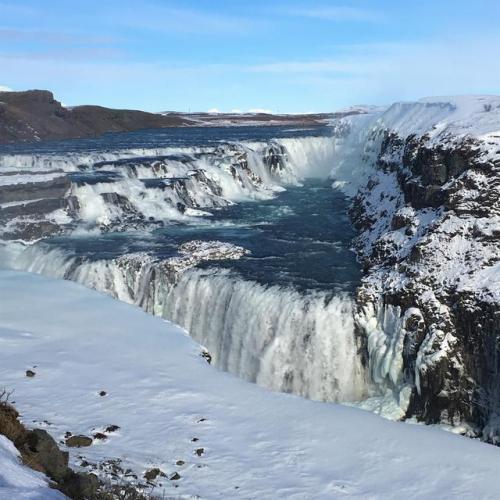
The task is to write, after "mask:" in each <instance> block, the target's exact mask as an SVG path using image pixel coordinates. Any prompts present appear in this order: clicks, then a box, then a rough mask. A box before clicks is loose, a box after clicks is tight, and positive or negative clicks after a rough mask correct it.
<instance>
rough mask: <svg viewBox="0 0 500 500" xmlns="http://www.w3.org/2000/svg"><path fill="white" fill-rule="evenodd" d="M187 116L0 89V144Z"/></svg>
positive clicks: (172, 122) (173, 123)
mask: <svg viewBox="0 0 500 500" xmlns="http://www.w3.org/2000/svg"><path fill="white" fill-rule="evenodd" d="M190 124H192V122H191V121H190V120H188V119H186V118H183V117H180V116H175V115H169V116H163V115H159V114H155V113H146V112H144V111H133V110H127V109H109V108H103V107H101V106H77V107H74V108H65V107H64V106H62V105H61V103H60V102H59V101H57V100H56V99H54V95H53V94H52V92H49V91H46V90H28V91H26V92H0V143H7V142H17V141H21V142H31V141H38V140H46V139H66V138H77V137H92V136H97V135H101V134H104V133H106V132H126V131H131V130H139V129H144V128H163V127H180V126H187V125H190Z"/></svg>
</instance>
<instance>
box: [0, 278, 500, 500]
mask: <svg viewBox="0 0 500 500" xmlns="http://www.w3.org/2000/svg"><path fill="white" fill-rule="evenodd" d="M0 343H1V350H2V364H1V366H0V379H1V380H2V383H3V384H4V385H5V386H6V387H7V388H8V389H9V390H11V389H14V390H15V393H14V400H15V403H16V407H17V408H18V410H19V411H20V412H21V415H22V419H23V421H24V422H25V423H26V424H27V425H29V426H33V427H45V428H46V430H47V431H49V432H50V433H51V434H52V435H53V436H54V437H55V438H56V439H57V440H58V441H62V440H63V439H64V434H65V433H66V432H67V431H69V432H72V433H73V434H85V435H92V434H94V433H96V432H104V431H105V429H106V427H108V426H110V425H116V426H119V427H120V428H119V429H118V430H117V431H115V432H107V436H108V438H107V439H106V440H104V441H98V440H94V444H93V445H92V446H90V447H88V448H80V449H74V448H72V449H70V452H71V462H72V463H73V464H76V465H79V464H80V463H81V461H82V460H81V458H79V456H82V457H84V458H85V460H87V461H88V462H92V463H93V462H103V461H106V460H109V459H116V458H119V459H121V460H122V461H123V462H122V463H121V466H122V468H123V469H127V468H130V469H132V471H133V472H134V473H135V474H137V475H138V476H139V478H141V477H142V475H143V473H144V472H145V471H146V470H147V469H150V468H152V467H158V468H160V469H161V470H162V471H163V472H165V474H166V475H167V478H161V479H160V480H159V482H160V483H162V484H161V486H160V485H158V486H157V487H156V488H155V489H154V490H153V493H154V494H157V495H159V496H160V497H162V495H164V498H165V497H166V498H200V497H201V498H203V499H212V498H213V499H215V498H232V499H233V498H242V499H257V498H258V499H279V498H286V499H332V498H364V499H366V498H373V499H375V498H381V499H382V498H383V499H391V498H398V499H400V498H426V499H428V498H450V499H452V498H453V499H455V498H461V499H467V498H470V499H478V498H481V499H486V498H492V499H493V498H498V466H499V463H500V450H499V449H498V448H496V447H493V446H490V445H486V444H483V443H481V442H478V441H473V440H470V439H467V438H463V437H460V436H456V435H453V434H451V433H446V432H443V431H440V430H438V429H435V428H429V427H423V426H418V425H409V424H403V423H395V422H390V421H386V420H383V419H381V418H379V417H377V416H376V415H373V414H371V413H368V412H364V411H361V410H357V409H354V408H347V407H343V406H339V405H335V404H325V403H317V402H312V401H307V400H304V399H301V398H298V397H295V396H290V395H285V394H279V393H273V392H269V391H266V390H264V389H262V388H259V387H257V386H256V385H252V384H248V383H246V382H244V381H242V380H240V379H237V378H235V377H233V376H231V375H229V374H227V373H223V372H219V371H217V370H215V369H214V368H213V367H211V366H210V365H209V364H208V363H207V362H206V360H205V359H203V358H202V357H201V356H200V347H199V346H198V345H196V344H195V343H194V342H193V341H192V340H191V339H190V338H189V337H188V336H187V334H186V333H185V332H184V331H183V330H181V329H180V328H178V327H176V326H174V325H172V324H170V323H168V322H166V321H163V320H161V319H159V318H155V317H153V316H149V315H147V314H145V313H144V312H142V311H141V310H140V309H138V308H136V307H133V306H130V305H127V304H124V303H122V302H118V301H115V300H113V299H111V298H110V297H107V296H105V295H102V294H99V293H97V292H94V291H90V290H88V289H86V288H84V287H83V286H80V285H78V284H75V283H71V282H67V281H58V280H53V279H48V278H44V277H41V276H37V275H33V274H28V273H21V272H15V271H0ZM27 369H31V370H33V371H34V372H35V373H36V375H35V376H34V377H33V378H27V377H26V376H25V371H26V370H27ZM101 391H105V392H106V395H104V396H100V394H99V393H100V392H101ZM194 438H196V439H197V440H196V441H193V439H194ZM13 456H14V452H13V450H12V449H11V448H9V446H8V444H6V443H4V442H3V441H1V440H0V466H1V469H0V488H2V487H6V486H8V487H11V488H12V487H15V486H19V489H18V490H14V491H12V490H5V491H7V492H8V495H9V496H8V497H5V496H4V497H2V498H51V497H50V496H48V495H47V496H38V497H37V496H36V489H37V488H42V487H43V482H42V481H41V480H40V479H39V478H38V477H37V476H36V475H35V474H31V473H28V472H26V471H24V470H23V474H26V476H25V477H26V478H27V479H26V481H25V482H23V485H24V487H23V488H21V485H20V482H19V481H18V480H17V479H16V478H19V477H21V476H20V475H16V474H21V469H19V468H18V467H16V466H15V463H14V462H13V460H14V459H13ZM179 461H182V462H184V463H181V462H179ZM177 463H178V464H180V465H177ZM5 464H7V465H8V467H10V469H9V468H7V465H5ZM174 472H177V473H178V474H179V475H180V479H178V480H169V479H168V478H169V477H171V475H172V474H173V473H174ZM16 481H17V482H16ZM37 481H40V482H38V483H37ZM26 488H31V489H32V490H33V494H32V496H22V495H25V494H26V495H29V494H31V493H29V491H30V490H28V493H26ZM2 494H3V491H2V490H1V489H0V496H1V495H2ZM54 498H56V497H54Z"/></svg>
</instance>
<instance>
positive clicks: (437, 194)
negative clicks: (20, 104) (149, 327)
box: [0, 97, 500, 444]
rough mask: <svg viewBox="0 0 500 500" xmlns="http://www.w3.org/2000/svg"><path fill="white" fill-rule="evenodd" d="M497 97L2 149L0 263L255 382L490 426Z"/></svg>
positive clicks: (497, 317)
mask: <svg viewBox="0 0 500 500" xmlns="http://www.w3.org/2000/svg"><path fill="white" fill-rule="evenodd" d="M499 124H500V98H494V97H466V98H446V99H444V98H443V99H426V100H423V101H420V102H416V103H397V104H394V105H392V106H390V107H389V108H388V109H384V110H368V112H366V113H359V114H355V115H352V116H343V117H340V118H335V119H332V120H331V122H330V123H329V125H328V126H324V127H309V128H308V127H305V128H301V129H297V128H291V127H266V128H265V130H264V129H261V128H258V127H257V128H250V127H241V128H238V129H235V128H229V129H226V128H213V129H212V128H211V129H210V130H209V131H207V130H204V131H203V132H201V131H200V130H199V129H196V128H195V129H182V131H180V130H179V131H176V132H169V133H168V134H167V133H165V132H159V131H140V132H132V133H130V134H127V135H126V136H116V137H113V136H108V137H106V136H104V137H103V138H98V139H85V140H78V141H65V142H54V143H52V144H50V143H40V145H37V144H26V145H17V146H14V145H11V146H4V147H3V151H2V149H1V148H0V165H1V169H0V207H1V208H0V219H1V220H2V223H3V224H2V235H1V236H2V242H1V246H0V259H1V264H2V267H4V268H8V269H15V270H23V271H31V272H35V273H39V274H43V275H46V276H49V277H53V278H63V279H67V280H72V281H76V282H78V283H81V284H83V285H85V286H87V287H90V288H93V289H95V290H98V291H100V292H104V293H106V294H109V295H111V296H112V297H114V298H117V299H119V300H121V301H124V302H128V303H131V304H135V305H137V306H140V307H141V308H142V309H144V310H145V311H146V312H148V313H151V314H153V315H156V316H160V317H162V318H164V319H168V320H171V321H173V322H174V323H176V324H179V325H180V326H181V327H183V328H185V329H186V330H187V332H188V333H189V334H190V335H191V336H192V338H193V339H194V340H195V341H196V342H198V343H199V344H200V345H201V346H202V347H200V352H204V353H205V356H206V357H207V358H209V359H210V360H211V362H212V364H213V365H214V366H215V367H217V368H219V369H222V370H224V371H228V372H230V373H232V374H235V375H237V376H239V377H241V378H243V379H245V380H247V381H250V382H256V383H257V384H258V385H262V386H264V387H266V388H269V389H272V390H275V391H280V392H289V393H293V394H296V395H299V396H304V397H306V398H309V399H313V400H319V401H327V402H340V403H346V404H348V405H353V406H358V407H361V408H364V409H369V410H371V411H375V412H376V413H379V414H381V415H382V416H385V417H388V418H390V419H394V420H410V421H418V422H424V423H427V424H440V425H442V426H444V427H448V428H450V429H453V430H454V432H459V433H462V434H466V435H468V436H471V437H479V438H481V439H483V440H485V441H488V442H491V443H494V444H497V443H498V441H499V440H500V437H499V436H500V434H499V433H500V420H499V417H498V414H499V413H498V412H499V407H498V405H499V398H498V390H499V388H500V376H499V368H498V354H499V345H498V332H499V331H500V323H499V321H500V271H499V269H500V268H499V266H500V264H499V261H500V247H499V245H498V242H499V238H500V204H499V199H500V181H499V169H500V133H499V132H498V130H499Z"/></svg>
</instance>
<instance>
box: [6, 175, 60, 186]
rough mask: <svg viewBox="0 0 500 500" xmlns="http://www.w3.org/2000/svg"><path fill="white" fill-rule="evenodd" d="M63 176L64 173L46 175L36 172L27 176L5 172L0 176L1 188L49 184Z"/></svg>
mask: <svg viewBox="0 0 500 500" xmlns="http://www.w3.org/2000/svg"><path fill="white" fill-rule="evenodd" d="M63 176H64V174H63V173H62V172H49V173H44V174H42V173H35V172H32V173H25V174H18V173H17V172H3V173H2V175H0V186H13V185H18V184H29V183H35V182H47V181H53V180H54V179H57V178H58V177H63Z"/></svg>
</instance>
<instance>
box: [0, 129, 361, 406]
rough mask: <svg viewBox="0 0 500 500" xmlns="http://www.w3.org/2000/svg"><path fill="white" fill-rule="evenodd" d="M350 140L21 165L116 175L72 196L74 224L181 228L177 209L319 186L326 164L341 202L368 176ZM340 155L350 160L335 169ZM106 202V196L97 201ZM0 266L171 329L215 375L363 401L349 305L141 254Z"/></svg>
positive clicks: (20, 254) (8, 259)
mask: <svg viewBox="0 0 500 500" xmlns="http://www.w3.org/2000/svg"><path fill="white" fill-rule="evenodd" d="M351 135H352V134H351ZM349 137H350V136H349ZM359 140H360V139H359V138H358V139H357V140H356V141H354V142H352V140H351V139H346V136H342V135H340V136H339V137H338V138H336V139H333V138H330V137H305V138H295V139H277V140H274V141H271V143H250V142H249V143H241V144H234V145H221V146H217V147H216V148H213V147H212V148H183V149H178V150H173V149H172V148H165V149H162V150H156V151H146V150H141V151H137V150H133V151H123V152H116V153H110V152H107V153H92V154H89V155H88V156H86V157H85V156H84V155H82V154H81V153H79V154H69V155H64V156H62V157H59V156H57V155H52V156H47V157H42V156H37V157H35V158H31V159H30V161H27V162H26V165H28V167H29V168H30V169H33V170H37V169H38V168H39V167H43V168H48V167H52V168H54V167H59V168H63V169H65V170H69V171H73V170H76V169H77V166H78V165H87V166H90V165H92V164H93V163H95V162H96V161H99V162H104V163H102V164H98V165H95V166H94V167H93V171H96V170H97V171H99V170H103V171H109V170H111V169H113V170H115V171H117V172H119V179H117V180H115V181H113V182H97V183H95V182H93V183H83V184H82V183H80V184H74V185H73V186H72V188H71V193H70V194H71V196H72V197H75V198H76V199H77V200H78V217H79V222H80V224H84V225H85V224H88V223H90V222H92V223H99V224H108V223H111V222H112V221H113V220H114V219H117V218H123V216H124V215H125V214H129V215H130V214H132V215H134V214H136V215H137V214H140V215H141V217H146V218H150V217H154V218H160V219H163V220H166V221H168V220H176V219H177V220H178V219H185V220H188V219H189V216H190V213H189V212H186V211H184V210H181V211H179V204H180V203H181V204H183V205H184V206H186V207H187V208H189V209H210V208H213V207H217V206H224V205H227V204H231V203H235V202H238V201H242V200H259V199H267V198H269V197H272V196H274V195H275V194H276V192H278V191H280V190H282V189H283V186H284V185H287V184H297V183H299V182H300V180H301V179H302V178H304V177H322V178H325V177H327V176H328V175H329V174H330V173H331V172H332V167H333V166H335V165H336V166H337V167H338V168H336V169H334V171H335V172H336V180H337V181H338V182H339V183H340V185H342V186H346V192H348V191H349V190H351V191H352V190H353V189H354V187H353V186H354V185H355V184H356V183H359V182H361V179H362V175H361V173H360V172H361V171H363V169H365V170H366V167H365V166H363V165H362V166H361V167H360V166H359V165H358V166H357V170H355V169H353V165H355V164H356V161H357V160H356V158H359V156H360V154H359V151H357V150H356V146H357V145H359ZM174 153H175V155H177V157H175V156H172V157H171V158H158V160H155V159H154V158H148V159H146V160H145V159H144V158H137V160H133V161H132V162H127V163H124V164H123V163H122V164H120V165H113V163H114V162H116V161H117V160H120V159H122V158H128V159H130V158H131V157H133V156H134V155H140V156H150V155H152V156H154V155H167V154H168V155H174ZM354 153H356V154H357V156H354ZM349 154H351V155H352V157H353V159H352V160H350V162H348V163H345V162H344V163H342V161H340V160H341V159H342V158H346V157H348V156H349ZM182 155H183V156H182ZM5 163H6V164H7V165H8V166H10V168H14V167H15V168H22V164H23V161H22V158H21V157H20V155H17V156H16V157H13V158H10V159H8V160H6V162H5ZM146 177H147V178H154V179H163V180H165V179H168V178H170V179H179V178H183V180H182V183H180V184H176V183H175V182H173V183H169V182H167V183H166V185H165V186H163V187H162V189H146V188H145V187H144V185H143V183H142V182H141V179H144V178H146ZM110 192H112V193H114V196H109V195H106V193H110ZM125 227H126V225H125ZM0 259H1V261H2V262H3V264H4V266H5V267H10V268H14V269H22V270H28V271H32V272H36V273H41V274H44V275H47V276H52V277H56V278H64V279H71V280H74V281H77V282H79V283H82V284H84V285H86V286H88V287H91V288H94V289H96V290H99V291H102V292H105V293H108V294H110V295H112V296H113V297H116V298H117V299H120V300H123V301H126V302H129V303H133V304H137V305H139V306H140V307H142V308H143V309H145V310H146V311H148V312H151V313H152V314H155V315H158V316H161V317H163V318H166V319H169V320H172V321H174V322H175V323H178V324H179V325H181V326H183V327H184V328H186V330H187V331H188V332H189V334H190V335H191V336H192V337H193V338H194V339H195V340H197V341H198V342H199V343H200V344H201V345H203V346H204V347H206V349H207V350H208V351H209V352H210V354H211V355H212V356H213V362H214V364H215V365H216V366H217V367H219V368H221V369H223V370H227V371H229V372H231V373H234V374H235V375H238V376H240V377H242V378H245V379H246V380H249V381H252V382H256V383H258V384H260V385H262V386H265V387H267V388H270V389H273V390H278V391H284V392H292V393H295V394H298V395H301V396H304V397H307V398H311V399H317V400H324V401H356V400H360V399H362V398H364V397H365V396H366V395H367V394H368V392H369V389H370V383H369V381H368V380H369V376H368V374H367V371H366V370H365V368H364V367H363V365H362V362H361V356H360V355H359V353H358V350H359V346H358V345H357V339H356V335H355V331H354V329H355V328H354V319H353V302H352V299H351V298H350V297H348V296H347V295H337V296H333V297H331V296H329V295H328V294H326V293H324V292H317V291H309V292H307V293H299V292H298V291H295V290H294V289H292V288H284V287H278V286H264V285H261V284H258V283H256V282H253V281H246V280H244V279H242V278H240V277H239V276H236V275H234V274H232V273H230V272H228V271H224V270H215V269H210V270H202V269H191V270H188V271H185V272H182V273H178V272H176V271H175V270H172V269H171V268H170V267H169V266H168V265H165V264H164V263H162V262H157V261H154V260H152V259H150V258H148V257H147V256H145V255H143V256H140V257H139V258H134V257H127V256H125V257H123V258H118V259H114V260H107V261H105V260H97V261H93V262H91V261H89V260H87V259H82V258H77V257H74V256H72V255H71V254H69V253H66V252H65V251H63V250H62V249H58V248H55V247H48V246H47V245H44V244H43V243H42V244H37V245H32V246H24V245H16V244H9V245H6V246H4V247H3V248H0Z"/></svg>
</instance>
